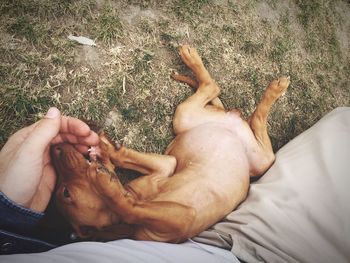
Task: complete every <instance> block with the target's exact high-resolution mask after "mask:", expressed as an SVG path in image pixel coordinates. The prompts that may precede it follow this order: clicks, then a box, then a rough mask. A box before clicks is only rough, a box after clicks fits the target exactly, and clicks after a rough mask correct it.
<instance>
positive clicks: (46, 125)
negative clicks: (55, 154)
mask: <svg viewBox="0 0 350 263" xmlns="http://www.w3.org/2000/svg"><path fill="white" fill-rule="evenodd" d="M60 125H61V113H60V111H59V110H58V109H57V108H50V109H49V110H48V112H47V114H46V115H45V117H44V118H43V119H41V120H40V121H38V122H37V123H36V124H35V125H33V129H32V130H31V132H30V134H29V135H28V136H27V138H26V139H25V143H23V147H24V149H23V150H27V151H29V152H34V151H35V152H37V151H39V152H41V153H43V152H44V151H45V149H46V147H47V146H48V145H49V144H50V142H51V141H52V140H53V138H55V137H56V135H57V134H58V133H59V130H60ZM34 149H35V150H34ZM39 152H37V153H39Z"/></svg>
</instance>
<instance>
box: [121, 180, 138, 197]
mask: <svg viewBox="0 0 350 263" xmlns="http://www.w3.org/2000/svg"><path fill="white" fill-rule="evenodd" d="M124 189H125V196H126V197H127V196H128V195H131V196H132V197H133V198H134V199H135V200H139V199H140V196H138V194H137V193H136V191H135V190H134V189H133V188H132V187H131V186H130V185H128V184H127V185H124Z"/></svg>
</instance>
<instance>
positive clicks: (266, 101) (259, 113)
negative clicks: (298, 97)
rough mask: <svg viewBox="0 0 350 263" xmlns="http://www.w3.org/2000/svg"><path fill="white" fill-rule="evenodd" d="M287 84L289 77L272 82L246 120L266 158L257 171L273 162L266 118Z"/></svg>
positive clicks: (264, 168)
mask: <svg viewBox="0 0 350 263" xmlns="http://www.w3.org/2000/svg"><path fill="white" fill-rule="evenodd" d="M289 83H290V81H289V77H281V78H279V79H278V80H274V81H272V82H271V83H270V84H269V85H268V87H267V88H266V90H265V93H264V95H263V97H262V99H261V101H260V103H259V104H258V106H257V107H256V109H255V111H254V113H253V114H252V115H251V116H250V117H249V119H248V123H249V125H250V128H251V129H252V131H253V133H254V136H255V138H256V140H257V142H258V145H259V147H260V148H261V149H262V151H263V153H264V155H265V157H266V159H265V161H263V164H262V165H261V167H259V169H257V170H261V171H263V170H266V169H267V168H268V167H270V166H271V164H272V163H273V161H274V153H273V149H272V145H271V141H270V137H269V135H268V132H267V118H268V114H269V111H270V109H271V107H272V105H273V104H274V103H275V101H276V100H277V99H278V98H279V97H280V96H282V95H283V94H284V93H285V91H286V90H287V88H288V85H289ZM266 167H267V168H266ZM261 171H258V172H257V174H259V173H261Z"/></svg>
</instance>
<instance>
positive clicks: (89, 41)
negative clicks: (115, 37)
mask: <svg viewBox="0 0 350 263" xmlns="http://www.w3.org/2000/svg"><path fill="white" fill-rule="evenodd" d="M68 39H70V40H73V41H77V42H78V43H80V44H82V45H88V46H96V43H95V41H93V40H92V39H90V38H87V37H82V36H79V37H76V36H72V35H70V36H68Z"/></svg>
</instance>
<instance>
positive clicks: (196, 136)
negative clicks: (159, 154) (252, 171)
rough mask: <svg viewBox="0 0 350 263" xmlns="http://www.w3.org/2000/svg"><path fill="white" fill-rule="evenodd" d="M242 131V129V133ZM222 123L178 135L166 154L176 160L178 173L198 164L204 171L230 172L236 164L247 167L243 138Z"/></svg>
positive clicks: (205, 125)
mask: <svg viewBox="0 0 350 263" xmlns="http://www.w3.org/2000/svg"><path fill="white" fill-rule="evenodd" d="M244 129H245V127H242V130H244ZM236 130H237V128H231V127H230V126H228V125H227V124H222V123H215V122H212V123H206V124H202V125H199V126H197V127H195V128H193V129H191V130H189V131H187V132H185V133H183V134H180V135H178V136H177V137H176V138H175V141H174V142H173V143H172V146H171V149H170V151H169V154H170V155H173V156H175V157H176V159H177V170H182V169H184V168H185V167H188V166H189V165H191V164H201V165H202V166H204V167H205V169H206V170H207V169H214V170H217V169H220V168H218V167H220V165H223V167H227V168H228V169H230V167H231V166H235V163H240V164H241V165H242V166H243V167H245V166H246V165H245V164H247V154H246V147H245V145H244V143H245V142H244V140H242V138H241V137H242V136H238V135H237V133H236ZM245 168H247V169H248V167H245Z"/></svg>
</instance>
